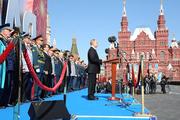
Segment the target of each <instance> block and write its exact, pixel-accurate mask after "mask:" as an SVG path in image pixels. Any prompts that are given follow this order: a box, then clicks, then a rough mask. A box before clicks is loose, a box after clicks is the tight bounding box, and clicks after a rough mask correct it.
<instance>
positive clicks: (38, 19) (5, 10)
mask: <svg viewBox="0 0 180 120" xmlns="http://www.w3.org/2000/svg"><path fill="white" fill-rule="evenodd" d="M5 23H10V24H11V27H14V26H15V27H19V28H20V30H21V31H23V32H26V33H29V34H31V36H32V37H33V38H34V37H36V36H37V35H42V36H43V38H44V39H45V40H46V27H47V0H0V25H2V24H5Z"/></svg>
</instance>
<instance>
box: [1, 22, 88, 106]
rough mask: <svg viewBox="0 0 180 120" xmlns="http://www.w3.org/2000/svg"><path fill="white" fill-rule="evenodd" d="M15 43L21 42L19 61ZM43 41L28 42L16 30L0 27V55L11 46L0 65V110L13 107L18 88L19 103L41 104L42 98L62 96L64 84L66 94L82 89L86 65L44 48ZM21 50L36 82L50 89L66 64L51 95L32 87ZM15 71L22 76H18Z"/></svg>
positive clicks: (17, 48)
mask: <svg viewBox="0 0 180 120" xmlns="http://www.w3.org/2000/svg"><path fill="white" fill-rule="evenodd" d="M19 40H21V41H22V53H21V56H22V57H21V58H22V59H21V60H20V59H19V58H20V57H19V45H18V44H17V43H19V42H18V41H19ZM44 41H45V40H44V39H43V37H42V36H41V35H38V36H37V37H35V38H31V35H30V34H28V33H20V31H19V29H18V28H11V27H10V24H3V25H2V26H0V55H1V54H2V53H3V52H4V51H5V49H6V48H7V47H8V45H9V44H10V43H13V44H14V45H15V47H14V48H13V49H12V50H11V51H10V52H9V53H8V55H7V57H6V59H5V60H4V61H3V62H2V63H0V85H1V87H0V107H6V106H9V105H15V104H16V103H17V100H18V89H19V87H20V88H21V102H27V101H32V100H42V99H44V98H45V97H49V96H52V95H54V94H59V93H62V92H63V91H64V86H65V83H67V91H74V90H79V89H81V88H84V87H86V82H87V73H86V68H87V65H86V64H85V63H84V61H83V60H81V59H80V58H79V57H75V56H74V55H72V54H71V53H70V52H69V51H68V50H65V51H62V50H59V49H57V48H54V47H53V46H50V45H49V44H44ZM24 50H26V51H27V54H28V56H29V58H30V61H31V64H32V65H33V69H34V71H35V73H36V75H37V76H38V79H39V80H40V81H41V82H42V83H43V85H45V86H47V87H50V88H52V87H53V86H55V84H56V83H57V82H58V81H59V79H60V77H61V73H62V69H63V67H64V63H65V62H66V63H67V70H66V75H65V77H64V80H63V82H62V84H61V86H60V87H59V88H58V89H57V90H56V91H55V92H49V91H45V90H43V89H41V88H40V87H39V86H38V84H36V83H35V81H34V79H33V76H32V73H31V72H30V70H29V68H28V65H27V63H26V60H25V57H24V55H23V51H24ZM1 57H2V56H1ZM19 61H22V65H19ZM19 68H20V69H21V73H22V75H19V74H18V70H19ZM19 77H21V79H22V80H21V81H19ZM65 81H66V82H65Z"/></svg>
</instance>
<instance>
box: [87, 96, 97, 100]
mask: <svg viewBox="0 0 180 120" xmlns="http://www.w3.org/2000/svg"><path fill="white" fill-rule="evenodd" d="M88 100H98V98H97V97H95V96H88Z"/></svg>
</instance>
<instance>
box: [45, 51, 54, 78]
mask: <svg viewBox="0 0 180 120" xmlns="http://www.w3.org/2000/svg"><path fill="white" fill-rule="evenodd" d="M44 57H45V64H44V71H48V74H50V75H51V74H52V62H51V57H50V56H49V55H47V54H46V53H44Z"/></svg>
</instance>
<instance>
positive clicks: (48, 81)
mask: <svg viewBox="0 0 180 120" xmlns="http://www.w3.org/2000/svg"><path fill="white" fill-rule="evenodd" d="M43 84H44V85H45V86H47V87H49V88H51V87H52V75H51V74H48V75H44V81H43ZM47 95H51V92H48V91H45V90H42V94H41V97H42V98H44V97H46V96H47Z"/></svg>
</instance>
